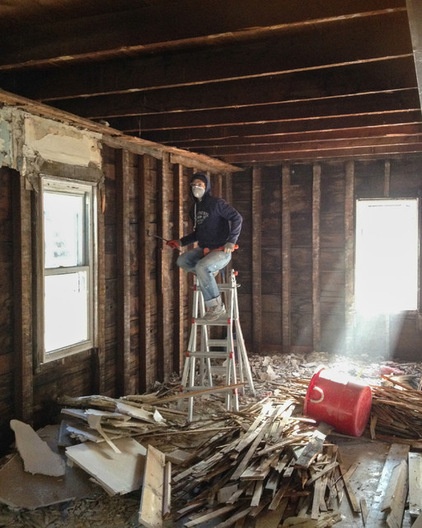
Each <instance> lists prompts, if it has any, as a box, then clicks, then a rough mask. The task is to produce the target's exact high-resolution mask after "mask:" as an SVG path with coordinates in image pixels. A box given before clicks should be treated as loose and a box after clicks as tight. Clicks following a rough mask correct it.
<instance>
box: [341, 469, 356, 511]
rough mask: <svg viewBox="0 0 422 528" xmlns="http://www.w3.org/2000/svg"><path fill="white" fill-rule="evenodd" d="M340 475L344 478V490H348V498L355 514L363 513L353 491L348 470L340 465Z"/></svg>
mask: <svg viewBox="0 0 422 528" xmlns="http://www.w3.org/2000/svg"><path fill="white" fill-rule="evenodd" d="M349 469H350V468H349ZM340 473H341V474H342V476H343V483H344V488H345V490H346V493H347V497H348V498H349V501H350V504H351V506H352V510H353V511H354V512H355V513H361V506H360V502H359V501H358V499H357V498H356V495H355V492H354V491H353V489H352V486H351V485H350V481H349V476H348V474H347V473H348V471H346V469H345V468H344V467H343V465H342V464H340Z"/></svg>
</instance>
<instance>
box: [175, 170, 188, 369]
mask: <svg viewBox="0 0 422 528" xmlns="http://www.w3.org/2000/svg"><path fill="white" fill-rule="evenodd" d="M173 174H174V178H173V190H174V192H173V195H174V226H173V227H174V232H175V233H177V235H175V236H181V233H183V199H184V195H183V188H184V186H183V180H184V174H183V166H182V165H176V166H175V168H174V172H173ZM177 256H178V255H176V256H174V254H173V258H174V259H176V258H177ZM175 274H176V276H175V280H174V283H175V298H174V331H173V370H174V371H175V372H180V371H181V368H182V361H183V357H184V350H185V346H186V335H185V325H184V310H183V307H184V305H185V302H186V298H187V295H188V292H187V281H186V277H185V274H184V273H183V272H182V270H180V269H177V267H176V271H175Z"/></svg>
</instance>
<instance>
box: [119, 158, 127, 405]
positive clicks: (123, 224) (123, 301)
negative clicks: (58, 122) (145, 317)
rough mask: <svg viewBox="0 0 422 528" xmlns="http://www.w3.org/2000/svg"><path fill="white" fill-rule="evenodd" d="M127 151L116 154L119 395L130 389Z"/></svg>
mask: <svg viewBox="0 0 422 528" xmlns="http://www.w3.org/2000/svg"><path fill="white" fill-rule="evenodd" d="M129 158H130V154H129V153H128V151H121V150H120V151H116V186H117V189H118V192H117V203H116V214H117V270H118V271H117V274H118V276H117V283H118V288H117V299H118V301H117V303H118V309H117V317H118V319H117V379H116V389H117V394H118V395H119V396H121V395H124V394H125V393H126V391H127V389H128V388H129V387H130V370H129V368H128V367H129V364H130V235H129V198H130V197H129V169H130V165H129Z"/></svg>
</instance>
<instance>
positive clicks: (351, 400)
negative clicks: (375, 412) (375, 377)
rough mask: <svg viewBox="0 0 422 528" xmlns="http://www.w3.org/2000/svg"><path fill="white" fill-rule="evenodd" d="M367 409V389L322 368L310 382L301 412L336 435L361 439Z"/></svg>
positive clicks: (355, 381) (369, 399)
mask: <svg viewBox="0 0 422 528" xmlns="http://www.w3.org/2000/svg"><path fill="white" fill-rule="evenodd" d="M371 405H372V391H371V388H370V387H369V386H367V385H363V384H361V383H359V382H357V380H353V381H352V380H351V378H350V377H348V376H345V375H341V374H338V373H336V372H334V371H330V370H325V369H324V368H322V369H320V370H318V371H317V372H316V373H315V374H314V375H313V376H312V378H311V381H310V383H309V387H308V390H307V392H306V396H305V405H304V409H303V410H304V414H305V415H307V416H309V417H311V418H313V419H314V420H316V421H317V422H325V423H327V424H328V425H331V426H333V427H334V428H335V429H336V431H338V432H339V433H344V434H348V435H352V436H361V434H362V433H363V431H364V430H365V427H366V424H367V423H368V419H369V415H370V412H371Z"/></svg>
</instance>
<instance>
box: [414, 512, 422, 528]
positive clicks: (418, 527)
mask: <svg viewBox="0 0 422 528" xmlns="http://www.w3.org/2000/svg"><path fill="white" fill-rule="evenodd" d="M412 528H422V513H421V514H419V515H418V517H417V518H416V520H415V522H414V523H413V524H412Z"/></svg>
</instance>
